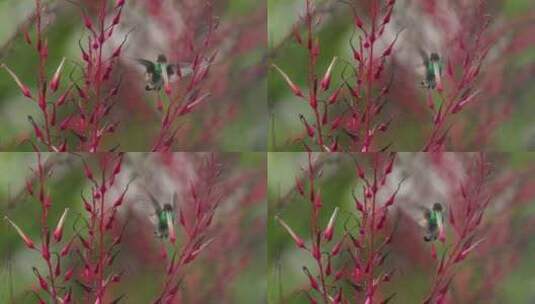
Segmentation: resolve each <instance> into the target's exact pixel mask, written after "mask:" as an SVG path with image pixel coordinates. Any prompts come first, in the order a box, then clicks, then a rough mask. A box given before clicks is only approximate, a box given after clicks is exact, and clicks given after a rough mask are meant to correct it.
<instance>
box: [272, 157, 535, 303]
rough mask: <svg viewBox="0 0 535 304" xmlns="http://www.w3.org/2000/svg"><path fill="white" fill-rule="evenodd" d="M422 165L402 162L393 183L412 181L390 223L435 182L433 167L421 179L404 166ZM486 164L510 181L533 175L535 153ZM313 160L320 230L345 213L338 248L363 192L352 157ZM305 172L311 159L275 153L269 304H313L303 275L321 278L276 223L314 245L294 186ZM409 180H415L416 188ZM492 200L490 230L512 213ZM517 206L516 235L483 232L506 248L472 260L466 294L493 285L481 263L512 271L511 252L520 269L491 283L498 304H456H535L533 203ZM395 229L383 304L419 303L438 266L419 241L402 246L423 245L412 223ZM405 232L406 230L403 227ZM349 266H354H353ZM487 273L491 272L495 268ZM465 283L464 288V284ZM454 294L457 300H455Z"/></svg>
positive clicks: (364, 161) (338, 226) (429, 191)
mask: <svg viewBox="0 0 535 304" xmlns="http://www.w3.org/2000/svg"><path fill="white" fill-rule="evenodd" d="M353 157H354V158H355V159H357V160H358V161H359V163H360V165H361V166H363V168H369V167H370V166H369V164H368V161H369V159H368V158H366V157H363V156H362V155H359V154H354V156H353ZM419 157H420V158H421V157H424V156H423V155H422V154H421V153H420V154H419V153H400V154H398V157H397V160H396V162H395V165H394V173H393V176H396V175H397V174H399V173H400V172H408V175H407V176H408V177H409V179H408V180H406V181H405V182H404V184H406V187H408V189H405V190H403V188H402V190H401V191H400V194H399V195H398V200H397V201H396V203H395V205H394V206H395V207H394V209H393V210H392V212H391V213H389V214H390V216H391V218H397V215H396V214H398V211H399V209H397V208H398V207H399V208H401V209H402V210H410V208H408V207H404V206H407V204H408V203H409V202H410V199H409V198H410V197H411V193H412V192H414V191H416V192H414V193H419V192H417V190H416V188H417V187H418V179H420V180H421V179H432V177H433V176H436V174H438V173H430V172H432V170H433V168H432V166H430V165H429V164H428V165H423V166H420V170H424V171H421V172H418V170H416V171H415V170H414V168H412V169H411V166H410V165H407V164H410V163H412V161H416V160H417V159H418V158H419ZM424 158H425V157H424ZM487 158H488V160H489V161H490V164H491V167H492V172H494V173H493V175H494V176H502V174H503V175H505V174H506V173H505V172H513V174H519V172H524V170H526V169H527V168H531V169H527V171H530V170H531V171H533V168H534V167H535V153H513V154H499V153H496V154H489V155H488V156H487ZM313 159H314V160H315V162H314V163H316V164H319V165H318V166H319V168H320V169H319V172H321V176H320V177H319V178H316V190H317V189H321V196H322V202H323V207H322V210H321V214H320V226H321V227H325V225H326V224H327V222H328V221H329V217H330V216H331V213H332V211H333V210H334V208H335V207H336V206H338V207H340V212H339V214H338V215H339V216H338V218H337V224H336V226H335V227H336V228H335V236H334V238H333V239H334V241H333V242H336V241H337V240H339V239H340V237H341V235H342V233H343V231H344V224H345V223H346V221H348V223H352V221H353V219H354V218H355V217H357V213H356V210H355V206H354V201H353V198H352V192H353V191H356V192H355V193H356V195H357V197H361V193H360V189H361V186H362V184H361V183H360V181H359V180H357V179H356V177H355V175H356V172H355V167H354V162H353V158H351V157H349V155H348V154H345V153H330V154H328V153H313ZM420 161H421V159H420ZM416 162H418V161H416ZM306 165H307V156H306V153H285V152H270V153H269V154H268V204H269V207H268V208H269V210H268V265H269V266H268V267H269V271H268V303H270V304H283V303H284V304H305V303H309V300H308V299H307V297H306V296H305V294H304V293H303V292H302V291H301V290H303V289H309V283H308V279H307V277H306V275H305V274H304V272H303V270H302V267H303V266H307V267H308V268H309V269H310V270H311V272H312V273H313V274H316V273H317V265H316V264H315V261H314V259H313V258H312V257H311V256H310V254H308V253H306V252H304V251H303V250H300V249H298V248H297V247H296V245H295V242H294V241H293V240H292V238H291V237H290V236H289V235H288V233H287V232H286V231H285V230H284V229H283V228H282V227H281V226H280V225H279V224H278V223H277V222H276V221H275V219H274V218H275V216H279V217H280V218H282V219H283V220H284V221H285V222H286V223H287V224H288V225H289V226H290V227H291V228H292V229H293V230H294V231H295V232H296V233H297V235H299V236H300V237H302V238H303V239H304V240H305V244H307V245H308V244H310V226H309V225H310V212H311V208H310V202H309V201H307V200H304V199H303V198H302V197H301V196H300V195H299V194H298V193H297V191H296V190H295V188H294V187H295V178H297V177H302V176H304V172H305V171H304V170H303V169H302V168H305V167H306ZM411 170H412V171H411ZM411 178H416V179H415V180H412V181H411ZM394 180H396V179H394ZM527 182H528V184H531V185H532V186H533V184H534V183H535V177H533V174H531V180H530V181H527ZM432 183H433V182H432ZM306 185H307V184H306V183H305V191H307V190H306V189H307V188H306ZM411 185H412V186H411ZM415 185H416V186H415ZM433 186H434V187H438V189H439V190H438V192H440V191H441V190H440V187H441V185H440V183H433ZM404 187H405V186H404ZM411 187H413V188H411ZM411 189H412V190H411ZM528 189H529V188H528ZM435 190H436V189H435ZM425 191H427V195H430V194H432V193H433V191H434V190H433V189H427V190H425ZM425 191H424V192H425ZM509 191H512V189H509V190H506V191H505V192H509ZM526 191H530V190H526ZM415 195H418V194H415ZM498 196H499V195H498ZM419 199H420V200H421V203H422V204H424V203H423V202H426V201H427V200H429V197H420V198H419ZM493 199H494V202H493V203H491V204H493V205H492V207H489V210H487V212H486V214H485V219H484V222H486V223H489V225H491V226H492V223H494V222H496V221H498V222H499V221H500V218H501V217H502V215H500V213H503V211H500V210H501V208H513V207H512V205H511V206H510V207H508V206H503V204H504V203H500V202H499V201H501V199H502V198H497V197H494V198H493ZM506 202H507V201H506ZM505 204H507V203H505ZM515 206H516V207H514V208H515V209H514V210H512V214H513V216H512V221H513V222H511V223H510V225H511V227H513V228H512V230H510V229H509V228H506V227H502V228H496V229H498V230H499V231H502V232H503V233H504V234H506V235H505V236H504V235H503V234H502V235H501V236H498V235H495V234H494V233H496V231H493V232H491V234H490V235H489V234H485V233H486V232H485V231H482V232H481V233H482V234H483V236H484V237H485V238H494V237H495V238H501V237H505V238H506V239H507V240H508V241H507V242H506V243H505V244H506V245H505V248H491V249H489V250H488V251H485V252H487V253H488V252H490V255H489V256H485V255H484V254H480V255H478V254H477V253H474V255H473V256H471V257H470V258H468V259H467V261H466V262H465V263H464V264H463V265H462V266H460V268H458V270H467V272H468V273H470V271H473V273H474V274H475V278H476V279H475V281H470V285H468V286H470V287H468V289H469V290H471V289H473V290H475V288H476V286H479V284H480V283H481V282H482V281H484V280H492V279H493V278H488V277H487V278H481V268H482V267H485V265H481V264H478V260H483V261H486V260H485V259H486V258H492V259H495V261H500V262H504V263H507V261H508V258H507V257H506V255H502V254H503V251H502V250H505V251H507V250H509V251H508V252H509V253H511V254H512V256H514V259H515V261H516V262H518V263H517V264H515V265H514V266H513V267H512V268H508V269H506V270H505V276H504V277H503V278H501V279H498V277H495V278H494V279H495V280H498V281H497V285H496V286H495V287H494V289H493V291H492V292H493V293H492V295H493V298H491V299H485V300H481V301H479V302H469V301H468V302H467V301H466V299H463V298H455V297H454V298H453V299H454V302H452V303H532V302H533V301H534V300H535V292H534V290H535V289H534V288H535V261H534V260H533V258H532V257H533V256H534V255H535V239H534V238H533V237H532V236H533V233H534V232H533V230H531V229H530V230H528V231H525V230H524V229H523V227H528V226H530V225H531V223H533V222H535V199H531V200H529V201H526V202H524V204H521V205H515ZM402 218H403V217H402ZM395 225H399V226H398V227H397V228H396V232H395V233H394V235H393V240H394V243H393V244H392V245H391V246H389V247H390V248H388V249H387V250H386V251H388V252H389V255H388V259H387V262H386V263H385V265H386V266H385V267H383V268H382V269H394V268H395V269H396V271H395V274H394V276H393V278H392V280H391V282H390V283H385V284H383V285H381V286H382V287H381V289H380V291H381V292H380V293H381V294H382V295H383V296H385V297H386V296H388V295H390V294H391V293H396V296H395V297H394V299H393V300H392V303H421V302H422V300H423V298H424V297H425V295H426V293H427V292H428V288H429V286H430V284H431V278H432V274H431V273H429V271H430V269H433V267H434V264H433V261H432V260H431V259H430V249H429V244H426V243H425V242H423V241H421V243H419V244H417V246H413V245H409V244H405V245H403V243H404V242H405V243H407V242H409V243H410V242H411V241H413V240H414V241H415V242H417V243H418V242H419V241H418V240H421V233H422V232H421V230H419V229H420V228H419V226H418V224H417V223H416V222H414V221H413V220H412V222H406V221H403V220H400V221H399V223H397V224H395ZM402 225H408V226H407V227H400V226H402ZM500 227H501V226H500ZM322 229H323V228H322ZM500 229H503V230H500ZM409 233H410V234H411V235H414V234H416V238H414V237H411V236H409V235H408V234H409ZM524 242H525V243H524ZM400 244H401V245H400ZM331 246H333V244H332V243H331V244H329V246H327V248H331ZM508 246H510V247H508ZM513 246H520V248H522V249H521V250H519V249H513ZM418 248H420V250H425V252H414V250H417V249H418ZM514 248H518V247H514ZM422 258H423V260H422ZM341 260H345V259H342V258H341V256H339V257H337V258H336V259H334V260H333V265H338V266H340V267H341V264H342V263H343V262H342V261H341ZM422 261H423V262H422ZM346 262H347V263H350V262H349V261H346ZM483 263H484V262H483ZM487 266H488V267H492V266H491V265H487ZM494 266H496V265H494ZM335 269H336V268H335ZM498 269H499V268H496V271H497V273H499V270H498ZM333 271H335V270H333ZM496 275H497V274H496ZM460 280H461V281H462V279H460ZM343 286H346V287H347V289H346V295H347V294H348V293H350V292H351V291H353V289H352V288H351V287H350V286H349V285H343ZM473 290H472V291H473ZM311 293H312V294H317V293H314V292H311ZM455 294H456V295H457V296H460V295H459V293H457V292H456V293H455ZM489 294H490V291H489ZM461 296H462V292H461Z"/></svg>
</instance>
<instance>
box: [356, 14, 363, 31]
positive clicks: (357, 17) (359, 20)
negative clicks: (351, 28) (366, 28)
mask: <svg viewBox="0 0 535 304" xmlns="http://www.w3.org/2000/svg"><path fill="white" fill-rule="evenodd" d="M355 25H356V26H357V27H358V28H360V29H362V26H363V25H364V23H363V22H362V20H361V19H360V18H359V16H357V15H355Z"/></svg>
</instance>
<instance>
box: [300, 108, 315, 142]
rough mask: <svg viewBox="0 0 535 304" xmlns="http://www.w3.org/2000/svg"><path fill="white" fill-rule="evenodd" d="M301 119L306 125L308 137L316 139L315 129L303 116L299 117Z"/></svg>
mask: <svg viewBox="0 0 535 304" xmlns="http://www.w3.org/2000/svg"><path fill="white" fill-rule="evenodd" d="M299 119H301V121H302V122H303V124H304V125H305V128H306V131H307V135H308V136H309V137H310V138H314V128H313V127H312V126H311V125H309V124H308V122H307V120H306V118H305V117H304V116H303V115H301V114H300V115H299Z"/></svg>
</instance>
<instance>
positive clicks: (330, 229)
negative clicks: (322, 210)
mask: <svg viewBox="0 0 535 304" xmlns="http://www.w3.org/2000/svg"><path fill="white" fill-rule="evenodd" d="M337 214H338V207H336V208H334V211H333V214H332V215H331V218H330V219H329V223H328V224H327V228H325V231H323V237H324V238H325V239H326V240H327V241H330V240H332V238H333V233H334V222H335V221H336V215H337Z"/></svg>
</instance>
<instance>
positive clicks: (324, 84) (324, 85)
mask: <svg viewBox="0 0 535 304" xmlns="http://www.w3.org/2000/svg"><path fill="white" fill-rule="evenodd" d="M337 59H338V58H336V56H335V57H333V59H332V61H331V64H329V67H328V68H327V71H326V72H325V75H323V78H322V80H321V83H320V87H321V89H322V90H323V91H327V90H328V89H329V86H330V84H331V72H332V69H333V67H334V65H335V64H336V60H337Z"/></svg>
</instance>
